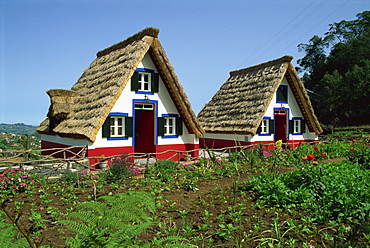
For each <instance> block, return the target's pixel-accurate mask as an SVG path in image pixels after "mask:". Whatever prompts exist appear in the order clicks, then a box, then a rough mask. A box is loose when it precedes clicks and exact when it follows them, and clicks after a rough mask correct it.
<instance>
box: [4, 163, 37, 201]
mask: <svg viewBox="0 0 370 248" xmlns="http://www.w3.org/2000/svg"><path fill="white" fill-rule="evenodd" d="M35 185H36V183H35V180H34V179H33V177H32V171H26V170H24V169H8V170H5V171H4V172H2V173H1V174H0V196H8V195H9V194H11V195H17V194H24V193H26V192H30V191H32V189H33V188H34V186H35Z"/></svg>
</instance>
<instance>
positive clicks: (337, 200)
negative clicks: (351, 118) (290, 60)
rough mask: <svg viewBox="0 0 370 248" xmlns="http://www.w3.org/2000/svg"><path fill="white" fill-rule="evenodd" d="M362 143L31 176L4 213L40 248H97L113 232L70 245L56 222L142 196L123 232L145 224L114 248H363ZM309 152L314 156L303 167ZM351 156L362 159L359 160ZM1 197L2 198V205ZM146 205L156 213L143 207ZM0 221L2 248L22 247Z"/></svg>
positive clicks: (365, 180) (367, 241)
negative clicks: (172, 247)
mask: <svg viewBox="0 0 370 248" xmlns="http://www.w3.org/2000/svg"><path fill="white" fill-rule="evenodd" d="M367 142H368V140H364V141H358V140H356V141H349V142H344V143H343V142H342V143H336V142H332V143H331V144H325V145H324V144H318V145H316V146H311V145H302V146H301V147H300V148H298V149H295V150H286V151H285V150H279V148H277V149H276V150H275V151H271V152H270V153H269V154H267V153H262V154H261V153H258V150H255V151H253V152H250V151H249V152H246V151H241V152H240V153H237V154H234V155H233V156H230V157H229V158H228V159H221V160H218V159H216V158H213V157H212V156H210V157H209V158H207V159H201V160H199V161H196V162H194V163H192V164H190V163H189V164H186V163H185V164H177V163H172V162H169V161H158V162H157V164H156V165H154V166H151V167H150V168H148V170H147V171H146V172H142V171H141V172H140V173H138V172H137V171H135V168H133V167H132V165H130V166H129V165H127V164H126V163H125V161H124V160H122V161H119V162H120V163H119V164H116V165H114V164H113V167H114V166H117V168H121V169H120V170H119V172H122V171H124V173H121V174H119V173H118V174H115V173H111V172H114V170H112V171H111V169H109V170H107V171H104V172H100V173H98V174H95V173H90V172H86V171H84V172H80V173H79V174H77V173H74V174H73V173H71V174H70V175H65V176H64V177H63V181H60V180H59V181H50V180H46V179H43V178H41V177H39V178H38V177H37V176H35V175H34V176H35V180H36V181H35V182H36V185H34V186H33V187H32V188H30V189H29V191H28V193H27V192H23V193H21V192H20V194H15V195H8V196H9V197H8V201H6V202H3V204H2V206H3V207H4V209H5V210H6V211H7V212H8V214H10V216H11V217H16V216H17V215H18V216H19V220H18V221H17V222H18V223H20V224H21V226H22V227H23V228H24V231H25V233H26V234H27V235H28V236H29V237H30V238H31V240H33V242H35V243H40V244H41V245H43V246H45V247H66V239H65V237H70V238H71V239H69V241H70V242H85V243H84V244H85V245H87V244H89V245H90V247H96V246H94V245H93V243H91V242H95V241H96V240H100V241H99V242H102V244H105V245H107V244H106V242H108V241H112V240H114V239H115V237H113V236H112V235H111V234H112V233H111V232H113V231H114V228H112V227H110V228H111V229H109V228H107V227H104V228H107V229H104V230H103V227H102V226H98V225H97V226H96V228H95V229H96V230H95V234H94V235H95V238H96V240H95V241H94V240H93V239H92V236H94V235H92V234H91V233H90V236H89V234H88V233H86V232H85V233H80V234H79V237H80V238H78V236H76V232H74V231H73V230H70V229H69V228H68V226H69V227H71V226H70V225H65V224H63V221H62V220H66V219H68V218H70V219H72V220H74V221H76V220H75V219H73V218H71V217H69V216H72V215H71V213H73V212H79V213H82V212H83V211H82V209H79V206H82V205H83V204H82V203H84V202H101V201H99V197H115V196H117V195H119V194H121V193H123V194H127V195H128V196H129V195H130V194H133V193H134V192H144V194H147V196H148V197H149V198H148V199H149V200H148V206H147V205H146V202H145V201H142V203H140V204H139V205H135V204H132V205H130V208H129V210H130V211H132V212H135V210H137V209H145V208H147V209H148V211H147V212H145V214H147V215H148V216H149V218H144V217H145V215H144V217H142V219H141V220H140V221H136V222H135V221H131V222H129V223H130V226H134V227H135V226H138V227H139V226H140V225H144V224H148V226H147V228H145V229H143V230H144V231H143V232H140V233H137V235H134V237H132V236H127V237H129V238H126V240H123V241H122V240H121V241H120V242H121V245H120V246H119V247H134V245H137V247H145V245H146V246H147V247H161V246H160V245H158V246H154V245H152V246H151V244H154V243H155V242H156V241H158V240H161V239H162V241H163V242H162V243H161V244H162V245H163V244H165V243H169V242H170V243H171V242H172V243H176V244H177V245H178V246H177V247H180V246H181V245H183V247H349V246H352V247H367V246H369V245H370V236H369V235H370V222H369V221H370V217H369V213H370V199H369V197H368V196H369V195H370V189H369V180H370V174H369V161H368V156H369V154H370V152H369V147H368V143H367ZM351 148H354V149H353V150H351ZM360 150H361V151H360ZM351 152H357V153H356V154H355V153H351ZM308 154H312V155H313V156H314V159H313V160H311V161H308V160H307V155H308ZM351 156H352V157H351ZM359 156H362V157H364V158H365V162H364V160H361V161H362V163H359V160H358V158H359ZM308 157H309V158H310V156H308ZM302 158H303V160H302ZM122 168H126V169H124V170H122ZM134 171H135V172H134ZM134 173H136V174H137V175H136V176H139V177H140V178H137V177H136V178H135V175H133V174H134ZM2 193H3V196H2V198H1V199H5V197H6V196H5V195H4V191H2ZM22 194H23V195H22ZM133 196H134V195H133ZM108 199H111V198H106V199H105V201H102V202H106V201H107V200H108ZM150 199H152V200H153V203H154V205H155V210H153V209H152V208H151V207H149V206H150V204H149V202H150V201H151V200H150ZM100 200H102V198H100ZM84 211H87V210H84ZM141 214H144V213H141ZM108 218H112V219H113V218H114V217H113V216H104V215H102V216H101V220H105V219H108ZM121 218H122V217H121ZM5 219H6V223H7V224H4V223H3V224H2V227H1V230H2V232H0V237H1V239H0V240H1V241H0V244H2V247H7V246H6V245H9V246H8V247H14V244H15V241H16V240H18V242H23V243H25V244H26V243H27V242H26V240H25V239H24V238H22V235H16V233H17V232H16V229H15V228H13V227H12V226H11V221H10V219H9V218H8V217H6V218H5ZM78 223H83V222H81V221H78ZM12 228H13V229H12ZM109 230H111V232H109ZM83 235H87V236H86V237H85V236H83ZM99 235H100V236H99ZM16 237H17V238H16ZM99 238H100V239H99ZM166 239H167V241H165V240H166ZM71 240H72V241H71ZM169 240H172V241H169ZM1 242H3V243H1ZM86 242H87V243H86ZM88 242H90V243H88ZM96 242H97V241H96ZM105 245H102V246H101V247H104V246H105ZM77 247H78V246H77Z"/></svg>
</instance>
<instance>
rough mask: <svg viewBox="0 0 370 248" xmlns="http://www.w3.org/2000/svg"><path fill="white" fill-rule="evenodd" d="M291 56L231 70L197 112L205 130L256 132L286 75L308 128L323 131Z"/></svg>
mask: <svg viewBox="0 0 370 248" xmlns="http://www.w3.org/2000/svg"><path fill="white" fill-rule="evenodd" d="M291 60H292V57H291V56H284V57H282V58H279V59H276V60H273V61H269V62H266V63H263V64H260V65H256V66H252V67H249V68H245V69H241V70H237V71H232V72H230V77H229V79H228V80H227V81H226V82H225V83H224V84H223V85H222V86H221V88H220V90H219V91H218V92H217V93H216V94H215V96H214V97H213V98H212V99H211V101H210V102H209V103H208V104H206V106H205V107H204V108H203V109H202V111H201V112H200V113H199V114H198V118H199V120H200V122H201V124H202V125H203V128H204V129H205V131H206V133H225V134H226V133H228V134H241V135H255V134H256V133H257V129H258V127H259V125H260V123H261V121H262V119H263V118H264V116H265V113H266V111H267V109H268V107H269V105H270V104H271V102H272V101H273V100H274V99H273V98H274V96H275V93H276V91H277V90H278V87H279V86H280V84H281V82H282V80H283V79H284V77H286V79H287V81H288V84H289V86H290V88H291V90H292V92H293V95H294V98H295V99H296V101H297V103H298V105H299V108H300V109H301V112H302V114H303V116H304V117H305V119H307V120H308V121H307V124H308V127H309V129H310V130H312V131H314V132H315V133H316V134H319V133H321V132H322V129H321V127H320V125H319V123H318V121H317V118H316V117H315V115H314V112H313V109H312V106H311V103H310V100H309V98H308V95H307V93H306V91H305V89H304V86H303V83H302V82H301V81H300V80H299V77H298V76H297V74H296V72H295V69H294V67H293V66H292V64H291V63H290V61H291Z"/></svg>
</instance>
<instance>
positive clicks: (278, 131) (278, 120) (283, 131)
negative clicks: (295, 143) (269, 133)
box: [274, 110, 288, 143]
mask: <svg viewBox="0 0 370 248" xmlns="http://www.w3.org/2000/svg"><path fill="white" fill-rule="evenodd" d="M274 119H275V132H274V133H275V142H276V141H278V140H281V141H282V142H283V143H286V142H287V134H288V132H287V131H288V129H287V111H286V110H275V115H274Z"/></svg>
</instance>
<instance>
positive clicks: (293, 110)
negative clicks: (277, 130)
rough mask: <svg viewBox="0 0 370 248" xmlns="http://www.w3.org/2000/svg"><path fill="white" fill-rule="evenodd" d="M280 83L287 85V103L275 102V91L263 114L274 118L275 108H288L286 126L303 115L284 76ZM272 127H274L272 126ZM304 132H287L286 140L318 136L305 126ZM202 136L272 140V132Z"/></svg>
mask: <svg viewBox="0 0 370 248" xmlns="http://www.w3.org/2000/svg"><path fill="white" fill-rule="evenodd" d="M281 85H287V86H288V103H277V102H276V92H275V94H274V96H273V98H272V101H271V103H270V105H269V106H268V108H267V111H266V113H265V115H264V117H269V118H271V119H274V114H275V113H274V111H275V109H276V108H280V109H283V108H284V109H286V110H288V122H287V126H288V125H289V120H291V119H292V118H293V117H301V118H303V115H302V113H301V110H300V109H299V106H298V104H297V101H296V99H295V97H294V95H293V92H292V90H291V89H290V86H289V84H288V81H287V80H286V78H285V77H284V79H283V81H282V82H281ZM273 128H274V127H273ZM305 130H306V131H305V133H303V134H299V135H293V134H289V138H288V140H289V141H290V142H292V141H293V142H294V140H297V141H301V140H317V139H318V136H317V135H316V134H315V132H310V131H309V130H308V128H307V126H306V129H305ZM203 138H206V139H219V140H233V141H235V142H238V141H244V142H259V141H261V142H264V141H265V142H268V141H274V138H275V137H274V134H271V135H255V136H253V137H252V136H251V135H236V134H218V133H206V134H205V135H204V136H203Z"/></svg>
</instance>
